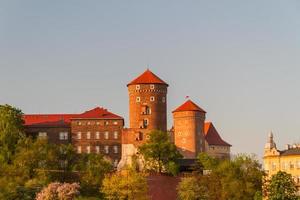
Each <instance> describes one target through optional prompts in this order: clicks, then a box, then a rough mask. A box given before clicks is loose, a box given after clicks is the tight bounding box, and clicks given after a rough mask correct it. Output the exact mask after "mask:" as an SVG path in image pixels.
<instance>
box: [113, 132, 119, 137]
mask: <svg viewBox="0 0 300 200" xmlns="http://www.w3.org/2000/svg"><path fill="white" fill-rule="evenodd" d="M118 135H119V133H118V131H115V132H114V139H118Z"/></svg>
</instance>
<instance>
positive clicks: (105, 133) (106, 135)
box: [104, 131, 109, 140]
mask: <svg viewBox="0 0 300 200" xmlns="http://www.w3.org/2000/svg"><path fill="white" fill-rule="evenodd" d="M108 137H109V132H108V131H105V132H104V139H106V140H107V139H108Z"/></svg>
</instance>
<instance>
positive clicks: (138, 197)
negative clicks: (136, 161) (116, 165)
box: [101, 168, 148, 200]
mask: <svg viewBox="0 0 300 200" xmlns="http://www.w3.org/2000/svg"><path fill="white" fill-rule="evenodd" d="M147 191H148V187H147V180H146V176H145V175H144V174H143V173H139V172H137V171H136V170H134V169H132V168H130V169H128V170H124V171H122V172H117V173H113V174H110V175H106V176H105V178H104V180H103V186H102V188H101V192H102V193H104V195H105V198H106V199H108V200H146V199H148V196H147Z"/></svg>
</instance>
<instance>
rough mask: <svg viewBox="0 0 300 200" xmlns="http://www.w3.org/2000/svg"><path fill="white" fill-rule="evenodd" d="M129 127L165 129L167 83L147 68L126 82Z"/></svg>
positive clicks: (147, 129)
mask: <svg viewBox="0 0 300 200" xmlns="http://www.w3.org/2000/svg"><path fill="white" fill-rule="evenodd" d="M127 87H128V94H129V124H130V125H129V127H130V128H132V129H141V130H145V132H148V131H151V130H161V131H167V88H168V84H167V83H166V82H164V81H163V80H162V79H160V78H159V77H158V76H156V75H155V74H154V73H152V72H151V71H150V70H149V69H147V70H146V71H145V72H144V73H142V74H141V75H140V76H138V77H137V78H135V79H134V80H133V81H131V82H130V83H128V85H127Z"/></svg>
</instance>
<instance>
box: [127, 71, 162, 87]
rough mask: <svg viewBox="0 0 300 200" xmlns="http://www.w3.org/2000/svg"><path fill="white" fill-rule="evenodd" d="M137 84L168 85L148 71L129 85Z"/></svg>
mask: <svg viewBox="0 0 300 200" xmlns="http://www.w3.org/2000/svg"><path fill="white" fill-rule="evenodd" d="M136 84H163V85H168V84H167V83H166V82H164V81H163V80H161V79H160V78H159V77H158V76H156V75H155V74H154V73H153V72H151V71H150V70H149V69H147V70H146V71H145V72H144V73H142V74H141V75H140V76H139V77H137V78H136V79H134V80H133V81H131V82H130V83H128V84H127V86H129V85H136Z"/></svg>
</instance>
